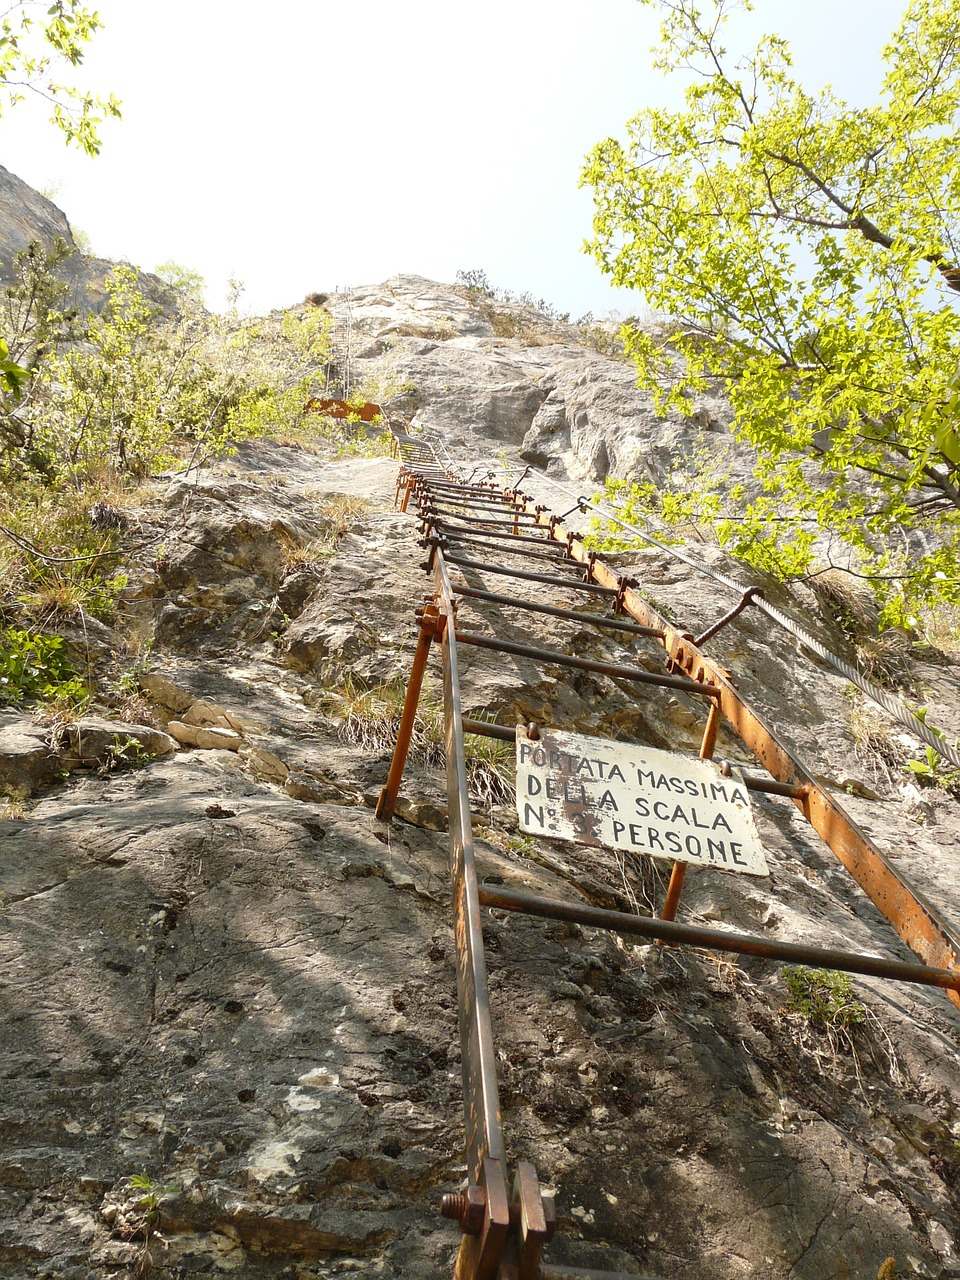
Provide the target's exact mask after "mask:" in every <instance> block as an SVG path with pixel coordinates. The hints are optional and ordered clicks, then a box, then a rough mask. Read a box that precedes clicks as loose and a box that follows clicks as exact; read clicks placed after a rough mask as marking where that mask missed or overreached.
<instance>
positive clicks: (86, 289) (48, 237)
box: [0, 165, 176, 311]
mask: <svg viewBox="0 0 960 1280" xmlns="http://www.w3.org/2000/svg"><path fill="white" fill-rule="evenodd" d="M57 236H59V237H60V238H61V239H62V240H65V241H66V243H67V244H68V245H70V246H71V247H72V248H73V249H74V250H75V252H74V253H72V254H71V255H70V257H69V258H68V259H67V260H66V262H65V263H64V264H63V267H62V268H61V271H60V274H61V276H62V278H63V279H64V280H66V281H67V283H68V284H69V285H70V286H71V290H72V294H71V303H72V305H73V306H76V307H79V308H80V310H82V311H99V310H100V308H101V307H102V306H103V304H104V302H105V301H106V299H107V289H106V283H105V282H106V278H107V276H108V275H109V274H110V272H111V271H112V270H113V268H114V266H115V265H116V264H115V263H113V262H108V261H106V260H105V259H104V258H94V257H91V256H89V255H88V254H84V253H80V251H79V250H77V247H76V244H75V243H74V239H73V232H72V231H71V229H70V223H69V222H68V221H67V217H66V214H64V213H63V212H62V210H60V209H58V208H57V206H56V205H55V204H54V203H53V201H52V200H48V199H47V197H46V196H42V195H41V194H40V193H39V191H34V189H33V187H30V186H28V185H27V184H26V183H25V182H23V181H22V180H21V179H20V178H18V177H17V176H16V174H13V173H10V171H9V170H8V169H4V168H3V166H2V165H0V284H9V283H10V281H11V280H12V279H13V274H12V272H11V269H10V263H11V261H12V259H13V257H14V255H15V254H17V253H19V252H20V250H21V249H25V248H26V247H27V245H28V244H30V242H31V241H32V240H39V241H40V242H41V244H43V245H45V246H46V245H49V244H50V243H51V242H52V241H53V240H54V239H55V238H56V237H57ZM137 276H138V280H139V284H140V290H141V292H142V293H143V294H144V296H145V297H146V298H148V299H149V300H150V301H151V302H153V303H154V304H155V305H157V306H159V307H161V308H163V309H165V310H170V309H174V310H175V309H176V290H174V289H171V288H170V286H169V285H167V284H164V282H163V281H162V280H161V279H160V278H159V277H158V276H155V275H151V274H150V272H147V271H140V270H138V271H137Z"/></svg>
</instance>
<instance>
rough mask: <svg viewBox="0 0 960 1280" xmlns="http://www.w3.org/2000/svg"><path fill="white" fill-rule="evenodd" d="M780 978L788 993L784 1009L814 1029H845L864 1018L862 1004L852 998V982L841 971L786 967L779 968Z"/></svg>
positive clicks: (864, 1013) (853, 994) (838, 1030)
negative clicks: (781, 977) (802, 1019)
mask: <svg viewBox="0 0 960 1280" xmlns="http://www.w3.org/2000/svg"><path fill="white" fill-rule="evenodd" d="M783 980H784V982H785V983H786V984H787V990H788V991H789V992H790V998H789V1000H788V1001H787V1003H786V1005H785V1006H784V1008H785V1009H786V1010H787V1011H788V1012H791V1013H796V1014H799V1015H800V1016H801V1017H802V1018H804V1019H805V1020H806V1021H807V1022H808V1023H809V1024H810V1026H811V1027H814V1028H815V1029H817V1030H821V1031H831V1030H832V1031H834V1032H849V1030H850V1028H851V1027H853V1026H855V1025H856V1024H857V1023H858V1022H864V1021H865V1020H866V1016H867V1010H866V1006H865V1005H863V1004H862V1003H861V1002H860V1001H859V1000H858V999H857V998H856V995H855V993H854V990H853V982H852V981H851V979H850V977H849V975H847V974H845V973H836V972H834V971H833V970H832V969H806V968H799V967H793V966H790V967H788V968H785V969H784V970H783Z"/></svg>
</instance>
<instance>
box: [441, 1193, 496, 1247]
mask: <svg viewBox="0 0 960 1280" xmlns="http://www.w3.org/2000/svg"><path fill="white" fill-rule="evenodd" d="M486 1207H487V1195H486V1192H485V1191H484V1189H483V1187H476V1186H470V1187H467V1188H466V1190H465V1191H460V1192H457V1193H453V1194H447V1195H445V1196H441V1198H440V1216H441V1217H443V1218H453V1219H454V1220H455V1221H456V1222H459V1223H460V1230H461V1231H462V1232H463V1233H464V1234H465V1235H469V1236H476V1235H479V1234H480V1231H481V1229H482V1227H483V1215H484V1213H485V1212H486Z"/></svg>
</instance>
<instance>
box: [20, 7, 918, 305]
mask: <svg viewBox="0 0 960 1280" xmlns="http://www.w3.org/2000/svg"><path fill="white" fill-rule="evenodd" d="M91 3H93V4H95V5H96V7H97V9H98V10H99V13H100V16H101V18H102V19H103V21H104V22H105V24H106V27H105V29H104V30H102V31H100V32H98V33H97V34H96V36H95V37H94V40H93V43H92V44H91V45H90V46H89V50H88V53H87V56H86V60H85V63H84V66H83V68H82V75H83V79H84V82H85V83H87V84H88V85H89V86H90V87H91V88H92V89H93V90H94V91H96V92H100V93H103V94H105V93H108V92H113V93H115V94H117V96H118V97H120V98H121V99H122V100H123V115H124V118H123V120H122V121H120V122H115V121H110V122H107V124H106V125H104V127H103V130H102V137H103V150H102V152H101V155H100V156H99V157H97V158H96V159H93V160H91V159H89V158H88V157H86V156H84V155H82V154H80V153H79V152H77V151H76V150H75V149H74V148H69V149H68V148H67V147H65V146H64V144H63V142H62V140H61V137H60V135H59V134H58V132H57V131H56V130H55V129H54V128H53V127H52V126H51V125H48V124H46V123H45V120H46V116H47V115H48V112H47V111H46V110H44V109H43V108H42V106H40V105H39V104H36V105H31V104H24V105H22V106H19V107H17V108H16V109H15V110H13V111H11V112H9V113H8V114H7V115H5V116H4V117H3V118H2V119H0V164H3V165H4V166H5V167H6V168H7V169H10V170H11V171H12V172H14V173H16V174H18V175H19V176H20V177H21V178H23V179H24V180H25V181H27V182H29V183H30V184H31V185H32V186H35V187H40V188H54V190H55V194H54V196H53V198H54V200H55V202H56V203H57V204H58V205H60V207H61V208H62V209H63V210H64V211H65V212H66V214H67V216H68V218H69V219H70V221H71V224H72V225H74V226H75V227H79V228H81V229H82V230H83V231H84V232H86V233H87V234H88V235H89V237H90V239H91V241H92V246H93V250H94V252H96V253H98V254H100V255H102V256H104V257H108V258H124V259H127V260H130V261H134V262H136V263H138V264H139V265H140V266H142V267H144V268H146V269H148V270H149V269H152V268H153V267H154V266H155V265H156V264H157V263H159V262H164V261H167V260H169V259H173V260H174V261H177V262H180V263H182V264H184V265H185V266H188V267H191V268H193V269H194V270H197V271H199V272H200V273H201V274H202V275H203V276H204V278H205V279H206V281H207V284H208V291H207V301H208V305H211V306H214V307H216V306H220V305H222V302H223V298H224V295H225V290H226V281H227V279H228V277H230V276H235V277H237V278H239V279H240V280H242V281H243V282H244V284H245V286H246V291H245V293H244V295H243V297H242V300H241V307H242V308H243V309H245V310H250V311H255V312H261V311H266V310H269V309H270V308H272V307H280V306H288V305H291V304H293V303H295V302H298V301H300V300H301V299H302V298H303V297H304V295H305V294H307V293H309V292H312V291H314V290H323V291H328V292H332V290H333V289H334V288H335V287H338V286H339V287H341V288H343V287H346V286H350V285H355V284H370V283H375V282H377V281H380V280H383V279H385V278H386V277H388V276H390V275H394V274H397V273H400V272H413V273H416V274H420V275H424V276H428V277H430V278H432V279H437V280H446V281H452V280H453V278H454V276H455V274H456V272H457V270H458V269H471V268H479V269H483V270H485V271H486V273H487V275H488V277H489V279H490V280H491V281H492V282H493V283H494V284H497V285H501V286H504V287H506V288H509V289H512V290H514V291H516V292H519V291H522V290H525V289H528V290H530V291H531V292H532V293H534V294H535V295H536V296H537V297H544V298H546V299H547V300H548V301H550V302H552V303H554V304H555V305H556V306H558V307H559V308H560V309H561V310H569V311H570V312H571V313H572V314H573V316H574V318H576V316H578V315H580V314H581V313H583V312H585V311H587V310H593V311H594V312H595V313H597V314H600V313H602V312H604V311H606V310H607V309H609V308H611V307H616V308H619V309H620V310H621V311H623V312H629V311H631V310H636V309H637V307H638V299H637V298H636V296H635V295H630V294H625V293H618V292H616V291H614V290H613V289H611V288H609V287H608V286H607V284H606V281H605V280H604V278H603V277H602V276H601V274H600V271H599V268H598V267H596V266H595V265H594V263H593V261H592V259H589V258H587V257H586V256H585V255H583V254H582V253H581V252H580V246H581V243H582V241H583V240H584V238H585V237H587V236H589V235H590V231H591V226H590V221H591V213H592V208H591V200H590V194H589V192H587V191H580V190H578V187H577V181H578V174H579V171H580V167H581V164H582V161H583V157H584V155H585V153H586V152H587V151H588V150H589V149H590V147H591V146H592V145H593V144H594V143H595V142H597V141H599V140H600V139H602V138H604V137H607V136H609V135H611V134H614V135H616V134H618V133H620V132H621V131H622V126H623V124H624V123H625V121H626V120H627V119H628V118H629V117H630V116H631V115H633V114H634V113H635V112H636V111H637V110H638V109H639V108H640V107H642V106H645V105H653V104H656V103H658V102H660V103H664V104H668V103H670V102H671V101H675V97H674V95H675V94H676V92H677V90H670V91H668V90H667V89H666V87H665V86H664V83H663V81H662V80H661V79H660V77H659V75H657V74H656V73H654V72H652V71H651V70H650V54H649V49H650V46H651V45H652V44H653V43H654V42H655V39H656V34H657V29H658V19H657V16H656V13H655V11H654V10H652V9H648V8H646V7H643V6H641V5H640V4H638V3H637V2H636V0H592V3H590V4H589V5H588V4H587V3H585V2H583V0H581V2H580V3H574V2H573V0H483V2H482V3H480V4H477V5H472V6H462V5H456V6H455V5H452V4H450V3H449V0H448V2H447V3H440V0H406V3H405V4H399V3H396V0H393V2H392V3H390V2H388V0H340V3H336V4H332V3H330V0H285V2H284V3H282V4H277V5H276V7H275V8H274V7H272V6H268V5H264V4H263V3H262V0H258V2H257V3H256V4H254V3H251V2H250V0H164V3H163V4H146V3H144V0H100V2H99V3H97V0H91ZM38 7H39V9H40V11H41V12H42V11H43V10H45V8H46V5H40V6H38ZM902 7H903V6H902V4H901V3H899V2H898V0H869V2H868V0H804V3H802V4H801V3H799V2H798V0H787V2H784V0H780V3H777V2H776V0H757V4H756V13H755V15H754V16H753V18H752V19H750V20H749V22H750V25H751V27H752V29H753V31H754V34H756V31H757V30H758V29H762V30H774V31H779V32H780V33H781V34H782V35H785V36H786V37H787V38H788V39H789V40H790V41H791V43H792V45H793V49H794V55H795V66H796V71H797V73H798V76H799V78H800V79H802V80H803V81H804V82H805V84H806V85H807V87H808V88H811V89H812V88H815V87H819V86H820V85H822V84H823V83H826V82H830V83H832V84H833V85H834V87H835V89H836V91H837V92H838V93H839V94H841V95H842V96H845V97H847V98H848V99H849V100H851V101H854V102H858V101H864V102H868V101H871V100H872V99H873V98H874V97H875V94H876V89H877V86H878V84H879V78H880V69H879V68H880V64H879V59H878V51H879V49H880V47H881V46H882V45H883V43H884V42H885V40H886V39H887V38H888V36H889V35H890V33H891V31H892V30H893V28H894V27H895V25H896V23H897V19H898V16H899V13H900V11H901V9H902ZM729 43H730V45H731V47H733V45H734V40H733V37H732V36H731V39H730V41H729ZM737 47H739V44H738V46H737ZM64 79H66V76H64ZM668 92H669V96H668Z"/></svg>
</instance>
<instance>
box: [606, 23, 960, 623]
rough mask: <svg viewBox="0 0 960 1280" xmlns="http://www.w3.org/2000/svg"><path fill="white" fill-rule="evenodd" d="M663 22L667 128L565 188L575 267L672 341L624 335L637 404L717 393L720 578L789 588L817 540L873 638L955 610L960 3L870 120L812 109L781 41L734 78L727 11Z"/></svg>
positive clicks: (890, 67) (774, 40) (826, 99)
mask: <svg viewBox="0 0 960 1280" xmlns="http://www.w3.org/2000/svg"><path fill="white" fill-rule="evenodd" d="M651 2H654V3H656V2H657V0H644V3H651ZM659 3H660V7H661V8H662V9H663V10H664V11H665V19H664V23H663V26H662V46H661V51H660V54H659V57H658V59H657V66H658V67H659V68H660V69H663V70H667V71H669V72H680V73H687V74H689V75H690V77H691V82H690V83H689V85H688V86H687V88H686V106H685V109H684V110H681V111H674V112H671V111H667V110H663V109H660V108H652V109H648V110H644V111H641V112H640V113H639V114H638V115H637V116H636V117H634V119H633V120H631V121H630V122H629V124H628V126H627V130H628V137H627V140H626V142H620V141H617V140H615V139H607V140H606V141H604V142H602V143H600V144H599V145H598V146H597V147H596V148H594V150H593V152H592V153H591V154H590V156H589V157H588V162H587V166H586V168H585V170H584V174H583V182H584V183H585V184H587V185H589V186H591V187H592V188H593V190H594V197H595V202H596V212H595V219H594V230H595V238H594V239H593V241H592V242H591V244H590V245H589V246H588V247H589V249H590V251H591V252H592V253H593V254H594V256H595V257H596V258H597V260H598V262H599V263H600V266H601V267H602V269H603V270H604V271H605V272H607V273H609V274H610V275H612V277H613V279H614V280H615V282H616V283H617V284H620V285H628V286H630V287H633V288H636V289H640V290H642V291H643V293H644V294H645V295H646V297H647V299H648V301H649V302H650V304H651V305H652V306H653V307H654V308H656V309H657V310H658V311H660V312H662V313H664V314H665V315H666V316H667V317H669V323H668V324H667V325H666V326H665V327H663V328H662V329H661V330H660V331H659V332H657V331H643V330H640V329H638V328H633V329H631V330H630V331H629V332H628V333H627V334H626V335H625V338H626V343H627V347H628V350H629V352H630V354H631V355H632V356H633V357H634V359H635V360H636V363H637V367H638V371H639V379H640V383H641V385H644V386H646V387H647V388H650V389H652V390H653V391H654V393H655V394H656V395H657V397H658V399H659V401H660V403H661V404H662V405H668V406H671V407H674V408H678V409H680V410H683V411H688V412H689V411H691V410H692V408H693V406H692V404H691V398H690V397H691V395H692V394H695V393H697V392H699V391H702V390H704V389H705V388H706V387H708V386H709V385H711V384H714V385H715V384H716V382H717V381H719V382H720V384H721V385H722V386H723V387H724V389H725V390H726V393H727V395H728V397H729V399H730V402H731V404H732V406H733V410H734V414H735V421H734V430H735V432H736V433H737V434H738V435H739V436H740V437H741V438H742V439H746V440H748V441H750V442H751V443H752V444H753V445H754V446H755V448H756V450H757V457H758V461H757V477H758V480H759V487H758V490H757V491H756V492H755V493H754V494H753V495H752V497H750V499H749V501H747V502H746V505H745V506H744V507H741V509H740V512H739V514H738V516H737V518H736V519H733V518H727V519H724V518H723V517H731V515H732V512H731V509H730V507H729V505H727V506H724V505H723V504H718V508H719V509H718V515H719V516H720V517H721V518H720V519H719V520H718V524H717V530H718V534H719V536H720V538H721V540H722V541H724V542H727V543H729V544H730V545H732V547H733V549H734V550H735V551H737V552H738V553H739V554H741V555H744V556H746V557H748V558H750V559H753V560H757V561H760V562H764V563H766V564H767V567H771V565H773V566H775V565H776V563H777V562H778V551H779V549H780V548H783V547H785V546H786V547H792V551H793V555H792V562H791V563H792V568H793V569H794V570H796V569H797V568H804V567H809V566H810V565H811V564H812V563H813V561H814V558H815V555H816V547H817V542H818V539H819V538H820V535H821V534H822V533H823V532H824V531H830V532H832V533H833V534H834V535H836V534H839V535H840V536H841V537H842V538H843V539H844V540H845V542H846V543H847V544H848V545H849V547H851V548H853V551H852V552H850V553H848V559H847V564H848V566H849V567H851V568H854V569H857V570H859V571H860V572H864V573H866V574H868V575H869V576H870V577H871V579H872V581H873V582H874V583H875V584H876V585H877V587H878V589H879V591H880V593H881V595H882V596H883V598H884V599H885V602H886V609H887V617H888V619H889V620H895V621H905V620H906V619H907V618H908V616H909V615H910V614H911V613H912V612H913V611H914V609H915V608H916V607H917V605H918V602H923V601H929V600H930V599H932V598H935V597H938V598H940V599H943V600H946V601H949V602H952V603H957V602H960V306H958V304H960V177H958V174H960V169H958V166H957V163H956V136H957V131H958V126H960V0H912V3H911V4H910V5H909V7H908V8H907V10H906V13H905V15H904V17H903V19H902V21H901V24H900V26H899V29H898V30H897V31H896V32H895V33H894V35H893V37H892V39H891V41H890V43H889V44H888V45H887V47H886V48H885V49H884V50H883V58H884V61H885V64H886V68H887V70H886V76H885V79H884V82H883V89H882V94H881V98H880V101H879V102H878V103H877V105H875V106H872V107H867V108H853V107H850V106H848V105H847V104H846V103H844V102H843V101H841V100H839V99H837V98H836V97H834V96H833V95H832V94H831V93H830V92H829V91H827V92H824V93H822V94H820V95H819V96H817V97H814V96H811V95H810V94H808V93H807V92H806V91H805V90H804V89H803V87H802V86H801V85H800V84H799V83H798V82H797V81H796V80H795V79H794V78H793V76H792V74H791V70H790V68H791V60H790V54H789V50H788V48H787V45H786V44H785V42H784V41H783V40H782V39H780V38H779V37H777V36H765V37H764V38H763V39H762V40H761V41H760V43H759V45H758V46H757V48H756V51H755V52H754V53H753V54H752V55H751V56H750V57H747V58H745V59H740V60H736V61H735V60H733V59H731V58H730V56H729V55H728V53H727V51H726V49H725V48H724V47H723V43H722V38H721V37H722V31H723V27H724V24H725V23H726V21H727V18H728V15H729V14H730V13H731V12H732V11H733V10H734V9H736V8H739V7H740V6H738V5H736V4H734V3H732V2H731V0H705V4H704V11H703V12H701V11H700V10H698V9H697V8H696V7H695V5H694V2H693V0H659ZM733 497H734V498H736V497H737V494H736V493H734V494H733ZM774 517H776V522H775V523H774ZM821 545H822V539H821Z"/></svg>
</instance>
